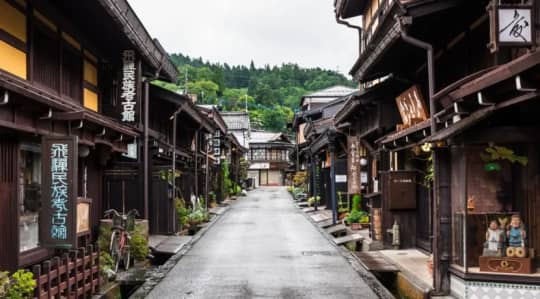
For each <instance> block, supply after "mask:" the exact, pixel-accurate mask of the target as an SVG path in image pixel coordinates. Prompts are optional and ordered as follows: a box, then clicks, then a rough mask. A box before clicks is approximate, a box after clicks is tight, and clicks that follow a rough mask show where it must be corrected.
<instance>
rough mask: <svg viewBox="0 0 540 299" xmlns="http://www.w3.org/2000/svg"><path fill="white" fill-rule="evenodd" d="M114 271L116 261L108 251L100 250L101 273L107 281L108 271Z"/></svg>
mask: <svg viewBox="0 0 540 299" xmlns="http://www.w3.org/2000/svg"><path fill="white" fill-rule="evenodd" d="M111 270H112V271H114V261H113V259H112V257H111V255H110V254H109V253H108V252H106V251H100V252H99V273H100V275H101V277H102V278H103V279H104V280H105V281H107V280H108V272H110V271H111Z"/></svg>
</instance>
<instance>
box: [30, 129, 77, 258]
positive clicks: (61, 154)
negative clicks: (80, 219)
mask: <svg viewBox="0 0 540 299" xmlns="http://www.w3.org/2000/svg"><path fill="white" fill-rule="evenodd" d="M77 142H78V138H77V136H71V137H44V138H43V140H42V153H43V161H42V163H43V166H42V182H43V186H42V200H43V201H42V202H43V206H42V207H41V210H40V215H39V217H40V226H39V233H40V242H41V246H43V247H47V248H64V249H69V248H74V247H76V242H77V156H78V155H77Z"/></svg>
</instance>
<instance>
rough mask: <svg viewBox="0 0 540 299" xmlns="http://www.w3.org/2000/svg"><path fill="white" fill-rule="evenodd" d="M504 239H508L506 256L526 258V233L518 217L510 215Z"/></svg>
mask: <svg viewBox="0 0 540 299" xmlns="http://www.w3.org/2000/svg"><path fill="white" fill-rule="evenodd" d="M506 237H507V238H508V248H507V249H506V256H509V257H526V256H527V250H526V248H525V240H526V237H527V233H526V231H525V225H524V224H523V223H522V222H521V217H520V216H519V215H512V219H511V220H510V225H509V226H508V228H507V230H506Z"/></svg>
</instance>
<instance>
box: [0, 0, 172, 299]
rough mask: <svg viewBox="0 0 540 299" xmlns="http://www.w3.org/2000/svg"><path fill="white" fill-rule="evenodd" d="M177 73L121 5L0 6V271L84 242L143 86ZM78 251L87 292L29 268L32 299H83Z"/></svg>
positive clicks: (134, 120)
mask: <svg viewBox="0 0 540 299" xmlns="http://www.w3.org/2000/svg"><path fill="white" fill-rule="evenodd" d="M95 20H100V21H99V22H98V23H96V22H95ZM176 75H177V74H176V70H175V68H174V67H173V66H172V63H170V62H169V60H168V58H167V55H166V53H165V52H164V51H163V50H162V49H161V47H160V46H159V44H158V43H157V42H156V41H154V40H152V39H151V38H150V36H149V35H148V32H146V31H145V30H144V27H143V26H142V25H141V23H140V21H139V20H138V19H137V17H136V16H135V14H134V13H133V11H132V10H131V8H130V7H129V5H128V4H127V3H126V2H125V1H115V2H113V1H93V2H84V3H82V2H81V3H78V2H73V1H53V2H51V1H37V2H33V1H32V2H31V1H9V0H2V1H0V94H1V98H2V100H1V104H0V131H1V133H0V136H1V137H0V157H1V158H0V169H1V174H0V219H1V220H0V222H1V223H0V230H2V233H0V252H1V253H2V254H0V269H2V270H15V269H17V268H22V267H31V266H32V265H35V264H38V263H40V262H42V261H44V260H46V259H50V258H52V257H53V256H55V255H60V254H62V253H63V250H67V249H77V248H79V247H84V246H87V245H91V244H92V243H93V241H94V240H95V238H96V236H97V234H96V232H97V226H98V224H99V219H100V218H101V217H102V215H103V211H104V209H106V208H107V207H108V205H107V202H106V201H105V200H104V191H105V186H104V183H103V181H102V178H103V175H104V173H105V172H106V171H107V170H108V169H109V168H110V167H111V162H112V161H113V160H117V159H121V156H122V155H126V154H130V149H131V148H130V147H131V146H130V144H133V143H134V142H135V141H136V140H138V139H140V138H143V137H142V134H141V133H142V131H143V130H142V125H141V124H142V120H143V117H142V115H143V114H144V113H143V112H142V111H145V110H144V109H143V105H142V104H143V103H144V102H145V101H143V99H144V97H143V93H144V92H143V91H145V90H147V89H148V80H143V79H142V78H143V77H145V78H146V77H148V78H159V79H163V80H174V79H175V78H176ZM119 82H120V83H119ZM141 191H142V190H141ZM116 198H117V200H118V201H121V199H122V197H121V194H117V197H116ZM140 212H141V213H142V212H144V210H143V209H141V210H140ZM142 214H143V213H142ZM143 216H144V215H143ZM87 254H88V256H87V257H85V258H84V263H85V265H86V263H87V261H92V263H94V264H92V265H93V266H91V269H92V271H91V272H92V273H91V274H90V276H89V278H90V279H89V280H87V281H85V282H84V283H85V284H86V283H90V284H89V286H90V287H84V288H83V289H81V290H79V289H78V288H77V287H75V284H80V283H81V282H80V281H79V280H80V279H79V277H75V279H74V280H72V279H71V278H70V279H69V282H68V281H63V280H62V279H64V278H65V277H68V276H65V277H64V276H63V277H64V278H62V279H59V278H57V279H56V280H54V281H56V282H53V283H52V284H49V285H48V286H45V287H44V286H43V283H42V282H43V277H42V276H41V275H48V274H49V273H48V272H47V271H48V270H47V269H50V268H47V267H44V268H40V267H37V268H36V267H34V268H33V270H34V273H35V275H39V276H40V277H39V283H38V287H37V289H36V296H38V297H39V296H41V295H42V293H41V292H42V291H43V290H44V288H46V289H49V288H54V290H55V291H54V292H57V294H59V295H58V296H60V295H62V296H67V294H68V292H72V291H73V292H75V290H76V289H77V290H76V291H77V292H79V293H78V294H80V295H83V294H84V295H86V296H87V297H88V296H89V295H90V294H91V293H92V292H93V291H95V290H96V288H97V284H98V280H99V279H98V273H97V269H98V267H97V263H96V254H95V253H92V252H87ZM42 270H43V272H42ZM36 271H37V272H36ZM70 275H71V274H70ZM81 277H82V276H81ZM84 277H87V276H86V274H85V276H84ZM87 278H88V277H87ZM87 278H85V279H87ZM48 283H51V281H50V280H48ZM55 283H56V287H55V285H54V284H55ZM61 283H64V284H61Z"/></svg>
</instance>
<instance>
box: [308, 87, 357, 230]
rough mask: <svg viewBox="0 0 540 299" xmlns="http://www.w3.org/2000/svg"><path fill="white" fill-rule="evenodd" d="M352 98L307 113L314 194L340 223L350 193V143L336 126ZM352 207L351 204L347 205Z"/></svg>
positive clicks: (312, 192) (341, 98)
mask: <svg viewBox="0 0 540 299" xmlns="http://www.w3.org/2000/svg"><path fill="white" fill-rule="evenodd" d="M348 97H349V95H347V96H344V97H339V98H337V99H334V100H332V101H330V102H329V103H327V104H325V105H323V106H321V107H319V108H316V109H314V110H311V111H310V113H304V116H307V117H308V118H307V119H308V122H307V123H306V125H305V126H304V131H303V132H302V133H303V136H305V138H306V140H307V145H306V146H305V150H304V151H305V152H306V153H307V154H308V155H309V162H310V169H309V177H310V181H309V183H310V194H311V195H312V196H315V197H319V199H320V202H319V203H318V204H319V205H321V206H325V207H327V208H328V209H332V211H334V212H335V213H334V216H335V219H336V220H337V210H338V207H337V203H338V198H339V199H340V201H341V200H342V201H343V202H346V201H347V200H348V192H347V179H348V178H347V164H346V163H347V150H346V146H344V144H346V143H347V140H346V139H345V135H344V134H343V133H342V131H341V129H340V128H337V127H336V126H335V125H334V117H335V115H336V113H337V112H338V111H339V110H340V109H341V108H342V107H343V105H344V103H345V102H346V100H347V98H348ZM347 206H348V204H347Z"/></svg>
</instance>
